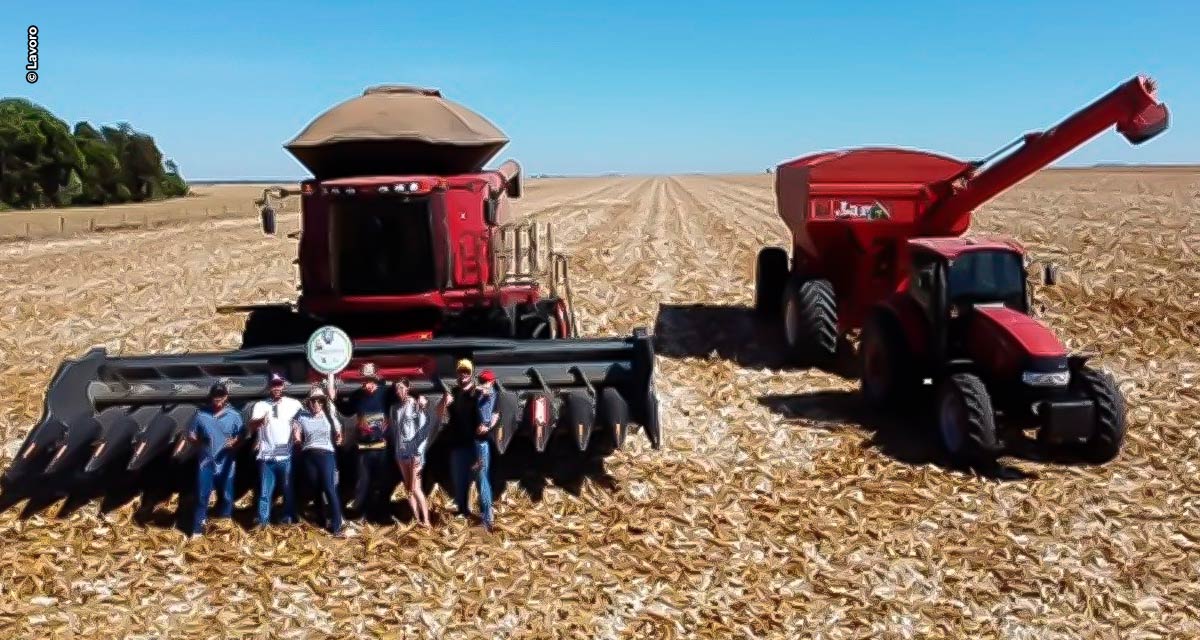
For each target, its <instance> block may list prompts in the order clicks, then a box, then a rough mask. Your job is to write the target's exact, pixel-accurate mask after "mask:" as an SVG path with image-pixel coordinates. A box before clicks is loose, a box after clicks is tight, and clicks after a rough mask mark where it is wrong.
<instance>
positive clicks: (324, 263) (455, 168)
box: [3, 86, 661, 491]
mask: <svg viewBox="0 0 1200 640" xmlns="http://www.w3.org/2000/svg"><path fill="white" fill-rule="evenodd" d="M505 143H507V139H506V138H504V137H503V134H501V133H500V132H499V130H497V129H495V128H494V126H493V125H491V123H489V122H487V121H486V120H484V119H483V118H482V117H480V116H478V115H477V114H474V113H473V112H470V111H469V110H467V109H465V108H464V107H462V106H461V105H457V104H455V103H452V102H449V101H447V100H444V99H443V98H442V97H441V95H440V93H438V92H437V91H436V90H428V89H414V88H410V87H391V86H387V87H376V88H372V89H368V90H367V91H366V92H365V93H364V95H363V96H361V97H359V98H356V99H354V100H351V101H348V102H346V103H343V104H342V105H339V106H337V107H335V108H334V109H332V110H330V111H329V112H327V113H326V114H324V115H323V116H321V117H320V118H318V119H317V120H315V121H314V122H313V123H312V124H310V125H309V127H308V128H307V129H306V130H305V131H304V132H303V133H302V134H301V135H300V136H299V137H298V138H297V139H296V140H293V141H292V142H291V143H290V144H289V145H288V149H289V150H290V151H292V153H293V154H294V155H295V156H296V157H297V158H298V159H299V160H300V161H301V162H302V163H303V164H304V165H305V166H306V167H307V168H308V169H309V170H310V171H312V172H313V173H314V175H316V177H315V178H313V179H310V180H305V181H304V182H302V183H301V184H300V186H299V188H298V189H281V188H272V189H268V190H267V191H266V192H265V193H264V195H263V198H262V199H261V200H259V201H258V204H260V205H261V206H262V210H261V214H262V228H263V231H264V232H265V233H267V234H269V235H273V234H275V232H276V214H275V208H274V207H273V206H272V200H273V199H278V198H283V197H289V196H298V197H299V199H300V203H301V215H300V219H301V231H299V232H297V233H295V234H292V235H291V237H294V238H298V239H299V259H298V260H297V261H296V262H297V264H298V266H299V279H300V284H299V287H298V288H299V290H300V292H301V295H300V296H299V299H298V300H297V301H296V302H295V303H278V304H265V305H250V306H237V307H226V308H223V309H221V311H224V312H247V311H248V312H249V317H248V318H247V321H246V325H245V328H244V331H243V336H242V346H241V348H240V349H239V350H236V351H232V352H227V353H189V354H179V355H159V356H120V357H116V356H110V355H108V354H107V353H106V352H105V351H104V350H103V349H94V350H92V351H90V352H88V353H87V354H86V355H84V356H83V357H82V358H81V359H79V360H74V361H68V362H66V363H64V364H63V365H62V366H60V368H59V370H58V373H57V374H56V375H55V377H54V379H53V381H52V383H51V386H50V389H49V390H48V392H47V395H46V405H45V410H44V414H43V417H42V419H41V421H40V422H39V423H38V424H37V425H36V426H35V427H34V429H33V430H32V431H31V432H30V434H29V436H28V437H27V439H26V441H25V443H24V445H23V446H22V447H21V449H20V452H19V454H18V456H17V458H16V459H15V460H14V461H13V462H12V464H11V465H10V467H9V468H8V469H7V470H6V472H5V474H4V476H3V485H4V487H5V488H6V489H7V490H13V491H15V490H16V489H17V488H18V487H22V486H25V487H28V486H29V485H37V484H39V483H43V482H44V481H47V480H48V478H50V477H54V478H62V477H64V476H71V478H72V480H83V481H88V480H94V479H95V478H96V477H97V476H98V475H99V474H101V473H105V472H107V471H111V470H113V469H119V470H121V471H125V470H128V471H139V470H141V469H143V468H145V467H147V466H148V465H150V464H151V463H153V462H155V461H158V462H162V461H163V460H168V461H170V462H171V463H172V464H174V463H180V462H184V461H186V460H188V459H189V457H190V456H191V455H192V451H191V445H190V444H189V443H188V441H187V440H186V439H185V438H184V437H183V434H184V430H185V429H186V427H187V425H188V423H189V421H190V420H191V418H192V416H193V415H194V414H195V411H196V407H197V406H198V405H199V404H201V403H203V402H204V401H205V396H206V391H207V389H208V388H209V386H210V385H211V384H212V383H213V382H215V381H217V380H219V379H226V380H227V385H228V386H229V389H230V399H231V401H232V402H233V403H234V405H235V406H238V407H239V408H240V407H242V406H243V405H244V404H245V403H248V402H249V401H250V400H253V399H258V398H263V397H266V395H267V393H268V391H267V380H268V377H269V375H270V374H271V373H273V372H279V373H282V374H284V375H285V376H286V377H287V378H288V379H289V380H292V381H294V382H295V384H292V385H291V386H290V387H289V388H288V389H287V391H286V393H287V394H289V395H292V396H296V397H299V396H301V395H303V394H304V393H306V392H307V390H308V384H301V382H303V381H307V382H309V383H311V382H316V381H319V380H321V379H322V376H321V375H320V374H318V373H317V372H315V371H312V370H310V367H309V365H308V362H307V359H306V342H307V341H308V340H309V338H310V336H312V335H313V333H314V332H315V331H316V330H317V329H319V328H321V327H323V326H327V325H333V326H336V327H338V328H340V329H342V330H343V331H344V332H345V333H346V334H347V335H348V336H350V338H351V339H352V341H353V356H354V358H353V360H351V362H350V364H349V366H348V367H347V368H346V369H345V371H344V372H343V373H342V374H339V377H338V381H337V384H338V395H339V396H340V397H342V398H346V397H348V396H349V395H350V393H351V392H352V391H354V390H356V389H357V388H358V387H359V386H360V383H361V381H360V380H359V379H358V369H359V366H360V365H361V364H363V363H365V362H367V361H370V362H373V363H374V364H376V366H377V371H378V373H379V374H380V375H382V376H384V377H385V378H388V379H395V378H398V377H401V376H403V377H408V378H410V379H411V380H412V388H413V390H414V391H415V392H417V393H423V394H426V395H427V396H428V397H429V400H430V402H429V403H428V406H429V408H430V412H431V416H432V412H433V410H434V407H436V405H437V403H438V400H439V399H440V397H441V396H440V394H442V393H445V392H446V391H447V388H448V384H449V383H452V381H453V379H454V377H455V363H456V361H457V360H458V359H460V358H469V359H471V360H472V361H473V362H474V364H475V366H476V368H477V370H480V369H491V370H493V371H494V372H495V374H496V376H497V388H498V389H499V397H498V400H497V408H498V411H499V414H500V416H501V418H500V423H499V424H498V427H497V428H496V429H495V430H494V431H493V444H494V446H495V448H496V449H497V451H498V453H500V454H501V455H500V456H499V457H498V460H497V463H498V465H497V469H498V470H499V471H498V472H499V473H503V472H504V466H505V459H506V457H505V456H504V455H503V454H505V453H506V452H508V451H509V450H510V449H512V448H514V443H516V442H517V441H521V442H522V443H524V444H523V445H522V447H521V448H523V449H526V450H527V453H530V454H535V455H537V454H543V453H545V454H546V455H552V454H551V453H550V452H551V451H562V450H564V449H565V450H567V451H575V452H577V453H576V454H574V455H585V454H586V455H587V456H590V457H595V456H599V457H603V456H607V455H610V454H611V453H612V452H613V451H614V450H615V449H617V448H619V447H621V446H622V445H623V443H624V441H625V437H626V435H627V434H628V433H629V432H630V431H631V430H633V429H634V428H636V427H638V426H640V427H641V428H642V429H643V430H644V432H645V434H646V436H647V438H648V439H649V440H650V443H651V445H652V446H653V447H654V448H658V447H659V446H660V443H661V439H660V432H659V419H658V399H657V396H656V393H655V386H654V348H653V343H652V337H651V336H650V335H649V334H648V333H647V332H646V331H645V330H641V329H639V330H635V331H634V332H633V335H631V336H629V337H624V338H578V337H576V328H575V323H574V318H573V315H572V310H571V308H570V287H569V281H568V279H567V260H566V258H565V256H563V255H562V254H559V253H556V252H554V251H553V249H552V247H551V246H550V245H551V237H552V236H551V235H550V231H549V229H548V228H547V229H545V230H542V229H540V228H539V227H537V226H535V225H532V224H521V223H518V224H514V223H510V222H508V221H507V214H508V207H509V202H508V200H509V199H510V198H516V197H519V196H520V195H521V189H522V182H521V174H520V167H519V166H518V165H517V163H515V162H512V161H508V162H505V163H504V164H502V165H501V166H500V167H499V168H498V169H496V170H483V169H482V165H483V164H484V163H485V162H487V161H488V160H489V159H490V158H491V157H493V156H494V155H495V154H496V153H497V152H498V151H499V150H500V148H501V147H503V146H504V144H505ZM542 279H548V280H549V290H548V291H547V290H546V288H544V287H543V283H542ZM342 419H343V422H344V423H345V424H347V425H350V424H352V422H351V421H349V418H347V417H345V416H343V418H342ZM432 424H434V425H435V427H434V429H433V433H432V434H431V435H430V438H431V448H430V452H429V465H430V467H431V473H429V474H426V475H427V477H428V478H433V477H435V476H437V477H444V476H443V475H442V473H441V472H440V471H439V469H440V470H441V471H444V463H445V460H443V459H442V458H443V457H444V456H441V455H440V453H444V452H439V448H438V444H437V435H438V434H437V431H438V428H439V427H440V421H434V422H433V423H432ZM355 432H356V430H355V429H346V433H347V434H348V436H350V437H348V438H347V439H348V440H350V441H351V442H348V446H351V447H352V446H354V443H353V442H352V440H353V434H354V433H355ZM552 443H557V444H558V445H561V446H555V447H553V448H551V444H552ZM514 464H526V465H527V464H532V463H531V462H530V461H529V458H528V456H526V457H523V458H522V459H521V462H519V463H514Z"/></svg>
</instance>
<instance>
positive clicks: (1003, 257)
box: [949, 251, 1025, 310]
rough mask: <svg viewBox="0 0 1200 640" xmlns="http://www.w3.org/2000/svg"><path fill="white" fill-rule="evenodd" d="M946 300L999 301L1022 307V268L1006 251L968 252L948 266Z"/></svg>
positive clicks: (955, 301)
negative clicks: (948, 288)
mask: <svg viewBox="0 0 1200 640" xmlns="http://www.w3.org/2000/svg"><path fill="white" fill-rule="evenodd" d="M949 280H950V300H951V301H952V302H954V303H964V304H987V303H1003V304H1004V305H1005V306H1008V307H1011V308H1013V309H1017V310H1022V309H1024V307H1025V269H1024V267H1023V266H1022V265H1021V257H1020V256H1019V255H1017V254H1015V253H1012V252H1009V251H972V252H969V253H965V254H963V255H961V256H959V257H958V259H956V260H955V261H954V262H953V263H951V265H950V269H949Z"/></svg>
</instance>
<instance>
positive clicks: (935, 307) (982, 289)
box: [755, 76, 1168, 462]
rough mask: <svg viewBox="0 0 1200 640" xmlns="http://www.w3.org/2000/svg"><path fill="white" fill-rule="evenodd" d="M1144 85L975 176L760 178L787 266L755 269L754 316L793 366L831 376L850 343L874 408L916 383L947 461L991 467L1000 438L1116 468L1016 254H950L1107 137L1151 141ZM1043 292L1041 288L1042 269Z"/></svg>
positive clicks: (883, 164) (1119, 409)
mask: <svg viewBox="0 0 1200 640" xmlns="http://www.w3.org/2000/svg"><path fill="white" fill-rule="evenodd" d="M1167 123H1168V115H1167V108H1166V106H1165V105H1163V104H1162V103H1160V102H1159V101H1158V100H1157V98H1156V97H1155V87H1154V84H1153V82H1152V81H1151V80H1149V79H1148V78H1145V77H1141V76H1139V77H1135V78H1133V79H1131V80H1129V81H1128V82H1125V83H1124V84H1122V85H1120V86H1119V87H1117V88H1116V89H1114V90H1112V91H1111V92H1109V93H1108V94H1106V95H1105V96H1103V97H1101V98H1099V99H1098V100H1096V101H1095V102H1093V103H1092V104H1090V105H1088V106H1086V107H1084V108H1083V109H1081V110H1080V111H1078V112H1077V113H1075V114H1074V115H1072V116H1070V117H1069V118H1067V119H1066V120H1063V121H1062V122H1060V123H1058V124H1057V125H1055V126H1054V127H1052V128H1051V129H1048V130H1046V131H1043V132H1036V133H1030V134H1027V135H1025V136H1023V137H1022V138H1020V139H1019V140H1017V141H1016V142H1015V143H1013V144H1011V145H1009V146H1007V147H1005V148H1003V149H1001V150H1000V151H999V152H997V153H996V154H994V155H993V156H991V157H989V158H987V159H985V160H983V161H979V162H963V161H960V160H955V159H953V158H949V157H946V156H942V155H936V154H933V153H927V152H923V151H912V150H906V149H889V148H868V149H855V150H849V151H836V152H826V153H818V154H814V155H810V156H805V157H802V158H798V159H796V160H792V161H791V162H787V163H784V164H782V165H780V166H779V168H778V170H777V172H776V180H775V192H776V196H777V199H778V204H779V214H780V216H781V217H782V218H783V219H784V221H785V222H787V224H788V226H789V227H790V229H791V231H792V237H793V251H792V256H791V259H790V261H789V258H788V254H787V252H786V251H785V250H784V249H782V248H779V247H768V248H764V249H762V251H761V252H760V253H759V255H758V265H757V277H756V292H755V295H756V307H757V310H758V312H759V313H760V314H761V315H763V316H766V317H770V316H774V315H775V314H780V315H782V325H783V333H784V335H785V340H786V342H787V346H788V349H789V350H790V352H791V353H792V355H793V357H794V358H795V359H796V360H798V361H802V362H804V363H805V364H818V365H820V364H827V363H829V362H830V361H832V360H833V359H834V357H835V355H836V353H837V350H838V349H839V344H843V340H842V339H843V338H844V337H845V336H846V334H848V333H849V332H851V331H853V330H856V329H861V330H862V331H861V334H860V335H859V354H860V357H861V363H862V390H863V394H864V395H865V397H866V399H867V400H869V401H870V402H871V403H873V404H876V405H889V404H893V403H899V402H903V401H905V400H907V399H910V398H913V397H914V395H915V392H917V391H920V390H921V389H920V387H922V386H923V385H925V384H929V383H932V385H933V388H934V389H936V391H937V396H938V408H939V409H938V426H939V431H940V433H941V437H942V440H943V442H944V444H945V446H946V449H947V450H948V451H949V453H950V454H951V455H952V456H954V457H955V458H959V459H961V460H964V461H979V460H981V459H989V458H993V457H995V456H997V455H999V454H1000V453H1001V451H1002V448H1003V447H1002V445H1003V443H1004V436H1005V435H1006V434H1007V433H1011V432H1006V433H998V432H997V428H996V423H995V419H996V415H997V414H1003V415H1004V416H1005V418H1007V419H1008V420H1006V422H1008V423H1011V426H1012V427H1013V428H1038V429H1039V439H1040V440H1041V441H1043V442H1045V443H1047V444H1053V445H1056V446H1057V445H1063V446H1068V447H1069V448H1073V449H1078V453H1081V454H1082V455H1083V456H1084V457H1086V458H1088V459H1091V460H1094V461H1098V462H1101V461H1107V460H1110V459H1112V458H1113V457H1114V456H1116V454H1117V452H1118V450H1119V448H1120V445H1121V441H1122V439H1123V437H1124V432H1125V417H1124V405H1123V399H1122V397H1121V394H1120V392H1119V391H1118V390H1117V388H1116V386H1115V384H1114V382H1113V379H1112V378H1111V377H1110V376H1109V375H1108V374H1106V373H1103V372H1100V371H1097V370H1095V369H1092V368H1091V367H1088V366H1087V365H1086V362H1087V356H1084V355H1072V354H1068V353H1067V350H1066V348H1065V347H1064V346H1063V344H1062V342H1060V341H1059V339H1058V338H1057V337H1056V336H1055V335H1054V333H1053V332H1051V331H1050V329H1048V328H1047V327H1046V326H1044V325H1043V324H1042V323H1041V322H1039V321H1038V320H1036V319H1034V318H1032V317H1030V313H1031V296H1030V291H1029V289H1028V286H1027V274H1026V268H1027V261H1026V256H1025V251H1024V249H1023V248H1022V247H1021V246H1020V245H1019V244H1017V243H1016V242H1014V241H1013V240H1010V239H1007V238H991V239H989V238H982V237H980V238H966V237H963V236H962V234H963V233H965V232H966V231H967V228H968V226H969V224H970V220H971V213H972V211H974V210H975V208H976V207H978V206H979V205H981V204H983V203H984V202H986V201H987V200H989V199H990V198H992V197H994V196H996V195H997V194H999V193H1001V192H1003V191H1004V190H1005V189H1007V188H1009V187H1011V186H1013V185H1014V184H1016V183H1018V182H1020V181H1021V180H1023V179H1025V178H1027V177H1028V176H1030V175H1031V174H1033V173H1034V172H1036V171H1037V170H1038V169H1040V168H1042V167H1045V166H1046V165H1048V164H1050V163H1052V162H1054V161H1055V160H1057V159H1058V158H1061V157H1062V156H1063V155H1065V154H1066V153H1067V152H1069V151H1071V150H1072V149H1074V148H1076V147H1078V146H1080V145H1082V144H1084V143H1086V142H1087V141H1088V140H1090V139H1092V138H1093V137H1095V136H1097V135H1099V134H1100V133H1101V132H1103V131H1104V130H1105V129H1107V128H1109V127H1114V126H1115V128H1116V130H1117V131H1118V132H1119V133H1121V134H1122V135H1123V136H1125V138H1126V139H1127V140H1129V142H1131V143H1133V144H1140V143H1142V142H1145V141H1147V140H1149V139H1151V138H1153V137H1154V136H1156V135H1158V134H1159V133H1161V132H1162V131H1163V130H1165V129H1166V128H1167ZM1043 278H1044V280H1045V283H1046V284H1053V281H1054V270H1053V268H1052V266H1048V267H1047V269H1046V271H1045V273H1044V276H1043Z"/></svg>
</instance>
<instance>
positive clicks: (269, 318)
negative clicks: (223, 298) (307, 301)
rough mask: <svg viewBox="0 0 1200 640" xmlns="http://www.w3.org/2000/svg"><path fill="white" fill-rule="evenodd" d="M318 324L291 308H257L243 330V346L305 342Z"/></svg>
mask: <svg viewBox="0 0 1200 640" xmlns="http://www.w3.org/2000/svg"><path fill="white" fill-rule="evenodd" d="M316 328H317V327H316V326H315V325H314V324H313V323H312V322H309V321H308V320H306V319H305V318H304V317H302V316H300V315H299V314H297V313H295V312H293V311H291V310H289V309H255V310H253V311H251V312H250V315H249V317H247V318H246V326H245V328H244V329H243V330H242V348H243V349H250V348H253V347H266V346H274V345H289V344H301V345H302V344H304V343H305V342H307V341H308V338H309V336H311V335H312V332H313V331H315V330H316Z"/></svg>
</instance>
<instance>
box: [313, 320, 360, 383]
mask: <svg viewBox="0 0 1200 640" xmlns="http://www.w3.org/2000/svg"><path fill="white" fill-rule="evenodd" d="M304 353H305V355H307V356H308V366H310V367H312V368H313V370H315V371H316V372H317V373H321V374H324V375H327V376H328V375H333V374H335V373H341V372H342V370H343V369H345V368H346V367H348V366H350V358H351V356H352V355H353V354H354V345H353V343H352V342H351V341H350V336H348V335H346V332H345V331H342V330H341V329H339V328H337V327H334V326H325V327H321V328H320V329H317V330H316V331H314V332H313V334H312V337H310V338H309V339H308V345H307V347H305V349H304Z"/></svg>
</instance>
